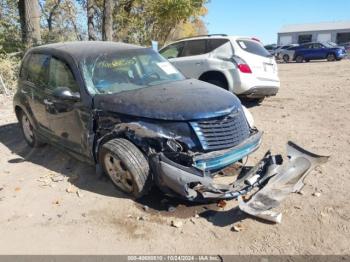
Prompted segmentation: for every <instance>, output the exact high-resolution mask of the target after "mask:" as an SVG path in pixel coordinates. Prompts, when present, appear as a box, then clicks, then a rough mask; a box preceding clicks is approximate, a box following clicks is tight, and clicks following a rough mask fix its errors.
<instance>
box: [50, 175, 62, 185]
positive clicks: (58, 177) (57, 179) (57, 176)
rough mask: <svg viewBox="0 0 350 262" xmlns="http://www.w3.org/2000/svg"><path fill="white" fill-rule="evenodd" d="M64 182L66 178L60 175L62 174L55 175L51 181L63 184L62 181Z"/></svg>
mask: <svg viewBox="0 0 350 262" xmlns="http://www.w3.org/2000/svg"><path fill="white" fill-rule="evenodd" d="M63 180H64V177H63V176H62V175H60V174H53V175H52V176H51V181H52V182H55V183H57V182H61V181H63Z"/></svg>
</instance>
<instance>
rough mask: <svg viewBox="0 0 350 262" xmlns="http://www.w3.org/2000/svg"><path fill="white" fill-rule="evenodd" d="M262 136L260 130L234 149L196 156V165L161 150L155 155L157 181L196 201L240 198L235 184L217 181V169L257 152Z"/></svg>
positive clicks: (161, 185)
mask: <svg viewBox="0 0 350 262" xmlns="http://www.w3.org/2000/svg"><path fill="white" fill-rule="evenodd" d="M261 139H262V133H261V132H256V133H255V134H253V135H251V136H250V137H249V138H248V139H246V140H245V141H244V142H243V143H241V144H239V145H237V146H235V147H233V148H230V149H225V150H220V151H214V152H210V153H206V154H202V155H198V156H195V157H193V166H192V167H185V166H182V165H180V164H177V163H175V162H173V161H171V160H170V159H168V158H167V157H166V156H165V155H164V154H162V153H161V154H159V155H157V156H155V157H153V158H152V166H153V170H154V173H155V174H156V181H157V184H158V185H159V186H160V188H161V189H165V191H169V192H172V193H175V195H180V196H182V197H184V198H186V199H189V200H193V201H196V200H198V201H199V200H203V199H219V198H221V199H227V198H234V197H237V196H238V194H236V193H233V192H232V191H233V188H231V186H227V185H216V184H213V175H214V174H215V173H214V172H216V171H218V170H221V169H223V168H224V167H228V166H230V165H231V164H234V163H235V162H237V161H238V160H240V159H242V158H244V157H246V156H247V155H249V154H251V153H253V152H254V151H255V150H257V149H258V148H259V146H260V143H261ZM236 186H237V185H236Z"/></svg>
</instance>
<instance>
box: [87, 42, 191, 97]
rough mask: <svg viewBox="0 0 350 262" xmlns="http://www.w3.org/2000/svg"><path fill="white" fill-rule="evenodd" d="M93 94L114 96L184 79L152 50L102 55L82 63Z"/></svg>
mask: <svg viewBox="0 0 350 262" xmlns="http://www.w3.org/2000/svg"><path fill="white" fill-rule="evenodd" d="M81 67H82V71H83V75H84V80H85V84H86V86H87V89H88V91H89V93H90V94H92V95H94V94H113V93H119V92H123V91H130V90H134V89H140V88H146V87H149V86H154V85H159V84H163V83H166V82H170V81H178V80H183V79H185V78H184V76H183V75H182V74H181V73H180V72H179V71H178V70H177V69H176V68H175V67H174V66H172V65H171V64H170V63H169V62H168V61H167V60H166V59H165V58H163V57H162V56H160V55H159V54H158V53H156V52H154V51H153V50H151V49H139V50H132V51H126V52H121V53H116V54H102V55H99V56H95V57H88V58H85V59H84V60H83V61H82V62H81Z"/></svg>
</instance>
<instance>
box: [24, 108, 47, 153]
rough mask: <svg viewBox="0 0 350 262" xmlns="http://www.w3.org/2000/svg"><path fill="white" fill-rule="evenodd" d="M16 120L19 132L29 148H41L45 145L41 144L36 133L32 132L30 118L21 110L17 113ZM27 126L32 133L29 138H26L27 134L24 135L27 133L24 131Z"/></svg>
mask: <svg viewBox="0 0 350 262" xmlns="http://www.w3.org/2000/svg"><path fill="white" fill-rule="evenodd" d="M18 120H19V124H20V126H21V131H22V134H23V137H24V140H25V141H26V143H27V144H28V145H29V146H30V147H42V146H44V145H45V143H43V142H41V141H40V140H39V138H38V136H37V135H36V132H35V130H34V127H33V125H32V123H31V121H30V118H29V117H28V116H27V114H26V113H24V112H23V111H22V110H21V111H20V112H19V113H18ZM26 125H29V128H30V130H31V132H32V134H31V135H30V137H28V134H26V132H27V131H25V126H26Z"/></svg>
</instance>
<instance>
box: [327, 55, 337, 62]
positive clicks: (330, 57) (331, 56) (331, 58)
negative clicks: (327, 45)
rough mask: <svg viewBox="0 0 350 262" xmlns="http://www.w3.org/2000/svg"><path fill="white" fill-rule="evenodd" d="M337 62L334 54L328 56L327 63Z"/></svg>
mask: <svg viewBox="0 0 350 262" xmlns="http://www.w3.org/2000/svg"><path fill="white" fill-rule="evenodd" d="M335 60H336V57H335V55H334V54H328V55H327V61H330V62H333V61H335Z"/></svg>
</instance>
